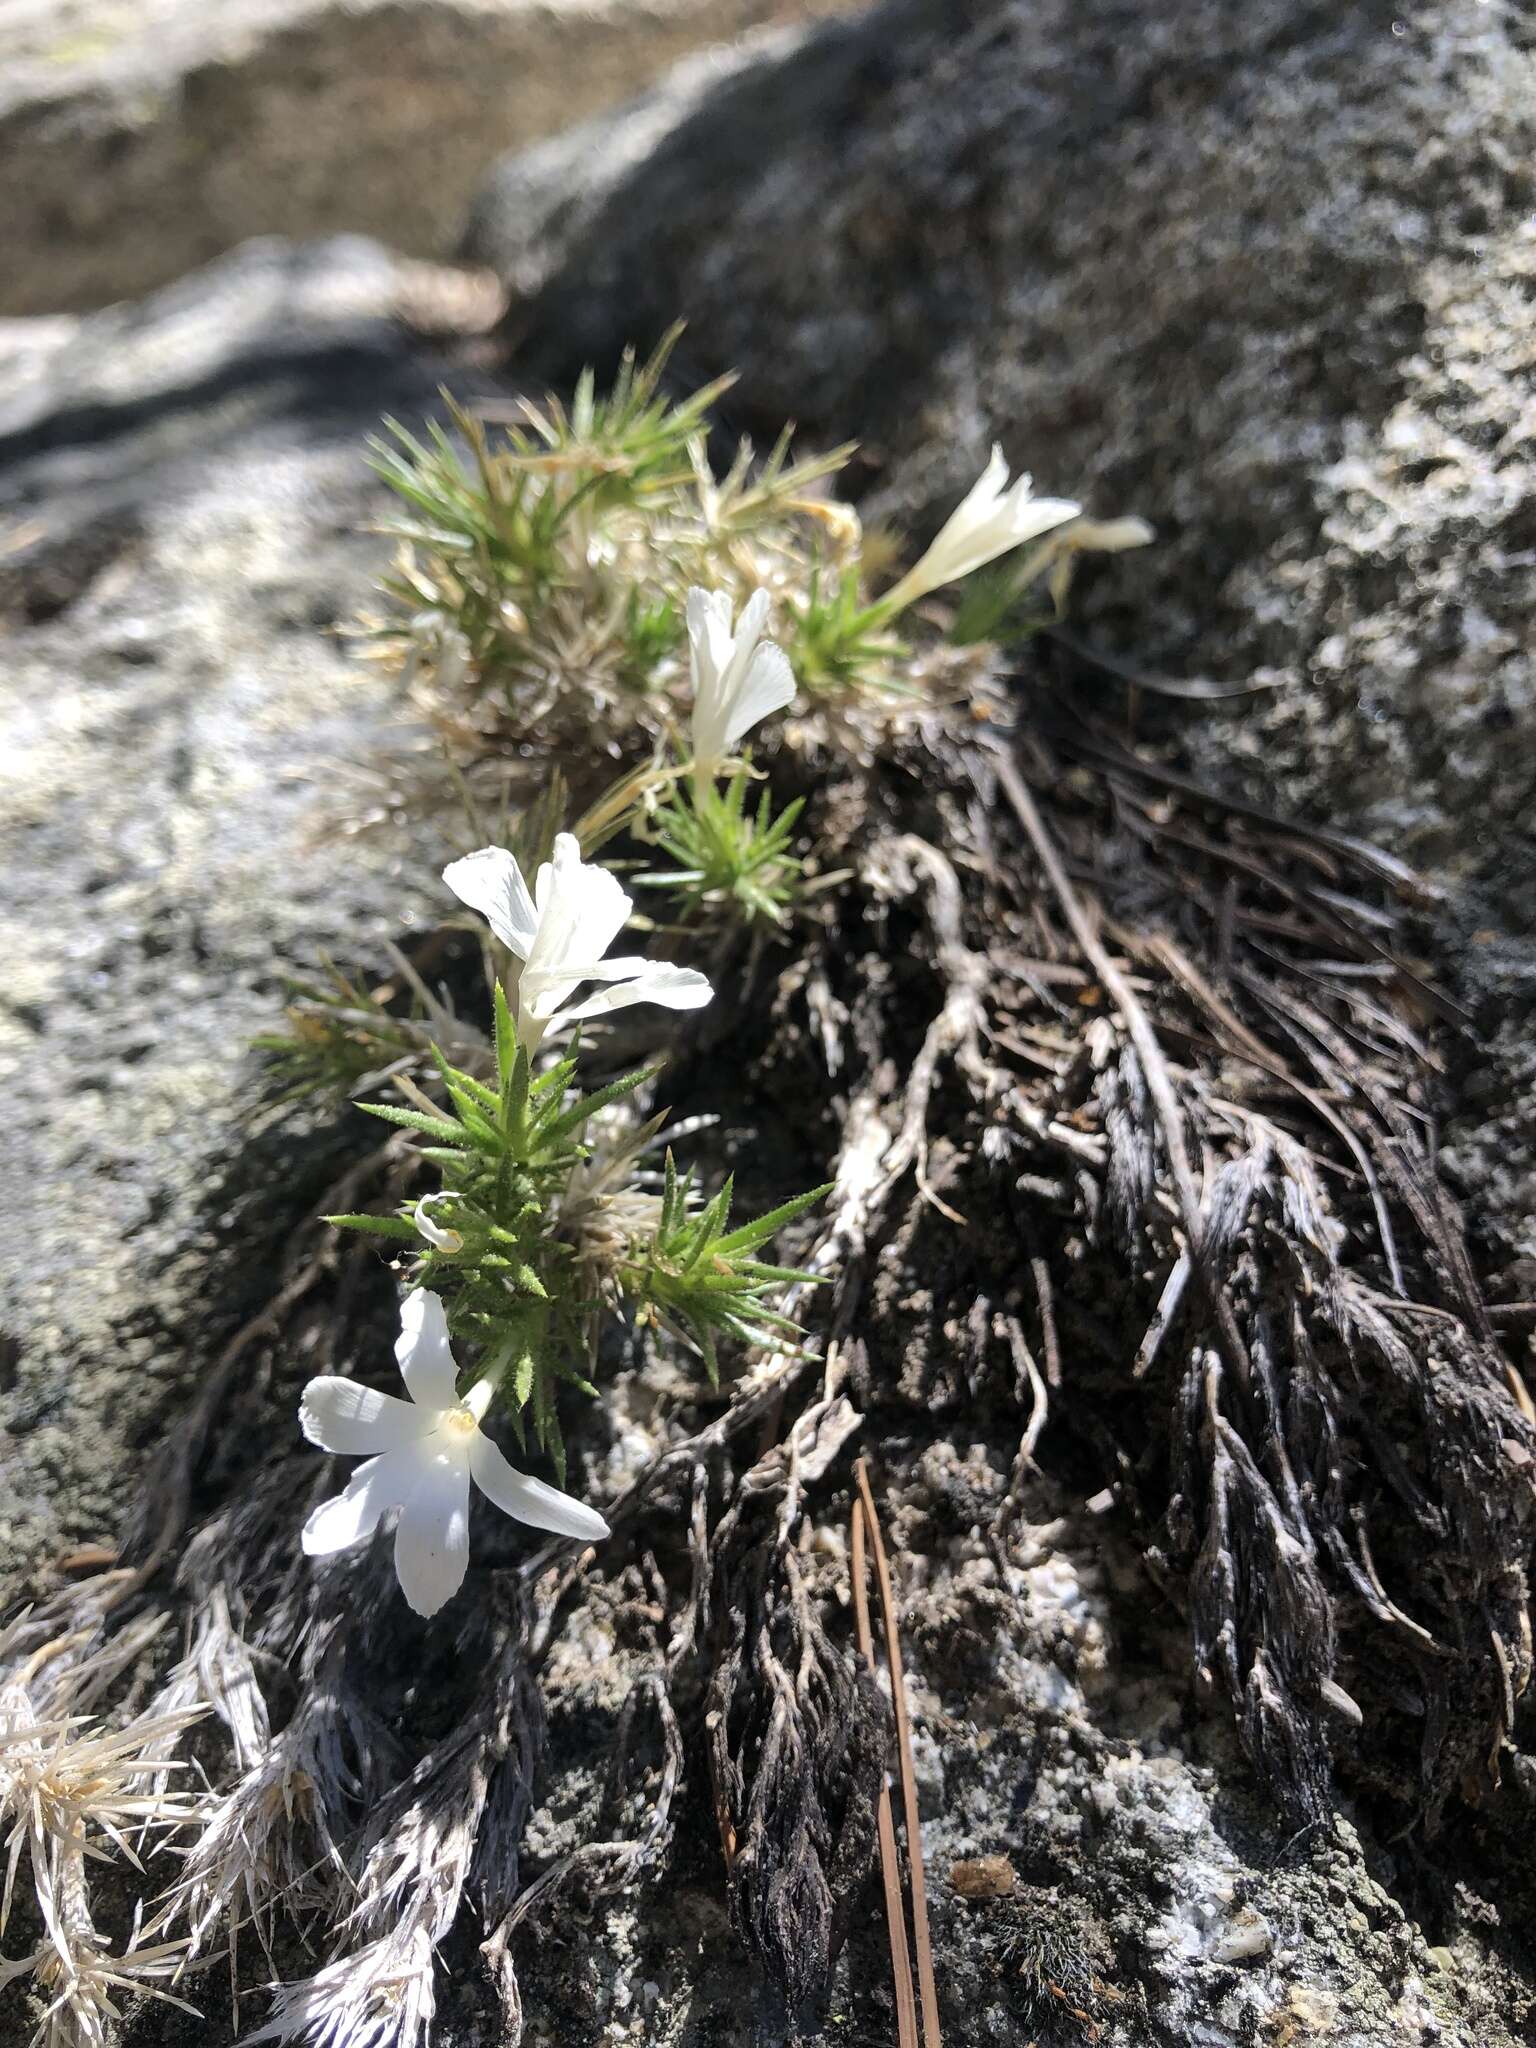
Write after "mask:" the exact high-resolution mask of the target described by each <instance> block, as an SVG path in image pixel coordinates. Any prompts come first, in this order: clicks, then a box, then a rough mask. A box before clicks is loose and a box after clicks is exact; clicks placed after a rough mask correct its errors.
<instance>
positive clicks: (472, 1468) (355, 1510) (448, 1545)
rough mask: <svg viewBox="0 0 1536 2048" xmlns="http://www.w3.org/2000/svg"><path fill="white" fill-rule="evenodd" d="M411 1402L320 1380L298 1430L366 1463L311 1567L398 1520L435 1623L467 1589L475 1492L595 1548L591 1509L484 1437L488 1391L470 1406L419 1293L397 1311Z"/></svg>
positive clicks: (417, 1602)
mask: <svg viewBox="0 0 1536 2048" xmlns="http://www.w3.org/2000/svg"><path fill="white" fill-rule="evenodd" d="M395 1357H396V1358H397V1359H398V1360H399V1362H400V1373H401V1377H402V1378H403V1379H404V1381H405V1386H406V1392H407V1393H408V1394H409V1395H410V1397H411V1398H410V1399H409V1401H402V1400H400V1399H398V1398H397V1397H396V1396H395V1395H394V1394H379V1393H375V1392H374V1390H373V1388H372V1387H360V1386H359V1385H358V1384H357V1382H356V1381H355V1380H343V1379H333V1378H329V1377H327V1378H325V1379H317V1380H311V1381H310V1383H309V1385H308V1386H307V1387H306V1388H305V1389H304V1394H303V1398H302V1400H301V1401H300V1404H299V1426H300V1427H301V1428H302V1430H303V1431H304V1434H305V1435H306V1436H307V1437H308V1438H309V1440H310V1442H311V1443H312V1444H318V1445H319V1446H320V1448H321V1450H322V1451H334V1452H336V1453H338V1454H339V1455H340V1456H342V1457H356V1456H359V1455H361V1456H366V1457H367V1459H368V1462H367V1464H366V1465H359V1466H358V1468H357V1470H356V1471H355V1472H354V1473H353V1474H352V1478H351V1481H350V1483H349V1484H348V1486H347V1489H346V1491H345V1492H344V1493H338V1494H337V1495H336V1496H335V1497H334V1498H333V1499H331V1500H327V1501H322V1502H321V1504H320V1506H319V1507H317V1508H316V1509H315V1511H314V1513H313V1514H312V1515H311V1516H310V1518H309V1520H308V1521H307V1522H306V1523H305V1524H304V1534H303V1544H304V1548H305V1550H306V1551H307V1553H308V1554H309V1555H310V1556H311V1557H329V1556H330V1554H331V1553H332V1552H333V1551H336V1550H346V1549H348V1548H349V1547H350V1546H351V1545H352V1544H354V1543H360V1542H361V1541H362V1540H363V1538H364V1537H365V1536H371V1535H372V1534H373V1532H374V1530H375V1529H376V1528H377V1527H378V1525H379V1521H380V1518H381V1517H382V1516H384V1515H385V1514H387V1513H388V1512H389V1510H390V1509H391V1508H398V1509H399V1510H400V1521H399V1525H398V1526H397V1528H396V1530H395V1571H396V1573H397V1574H398V1576H399V1580H400V1590H401V1591H402V1592H403V1593H404V1595H405V1597H406V1599H407V1600H408V1601H409V1602H410V1604H411V1606H412V1607H414V1608H415V1610H416V1612H417V1613H418V1614H436V1612H437V1610H438V1609H439V1608H440V1607H441V1606H442V1605H443V1603H444V1602H445V1601H447V1600H451V1599H452V1598H453V1596H454V1594H455V1593H457V1591H458V1590H459V1588H460V1586H461V1585H462V1584H463V1583H464V1571H465V1567H466V1566H467V1565H468V1563H469V1486H470V1481H471V1480H473V1481H474V1483H475V1485H476V1486H478V1487H479V1489H480V1491H481V1492H482V1493H483V1494H486V1495H488V1496H489V1498H490V1499H491V1500H493V1501H495V1503H496V1505H497V1507H499V1508H500V1509H501V1510H502V1511H503V1513H505V1514H509V1515H511V1516H512V1518H513V1519H514V1520H515V1521H518V1522H527V1523H529V1524H530V1525H531V1526H532V1527H533V1528H535V1529H549V1530H552V1531H553V1532H554V1534H555V1535H557V1536H575V1537H579V1538H580V1539H581V1541H583V1542H585V1543H595V1542H596V1541H597V1540H598V1538H599V1537H602V1536H606V1535H607V1534H608V1524H607V1523H606V1522H605V1521H604V1520H603V1518H602V1516H601V1515H600V1514H598V1513H597V1512H596V1511H595V1510H594V1509H592V1508H589V1507H583V1505H582V1504H581V1502H580V1501H577V1500H572V1499H571V1498H570V1497H569V1495H568V1494H564V1493H561V1492H559V1491H558V1490H557V1489H556V1488H555V1487H553V1486H546V1485H545V1484H544V1482H543V1480H542V1479H530V1478H529V1477H528V1475H527V1474H526V1473H524V1472H515V1471H514V1470H513V1469H512V1467H511V1466H510V1465H509V1464H508V1463H507V1461H506V1459H505V1458H504V1457H503V1456H502V1454H501V1452H500V1451H499V1450H498V1449H497V1447H496V1445H495V1444H493V1443H492V1442H491V1440H490V1438H489V1437H488V1436H486V1435H485V1434H484V1433H483V1431H482V1430H481V1428H480V1423H481V1419H482V1417H483V1416H484V1414H485V1411H486V1409H487V1407H488V1406H489V1405H490V1399H491V1393H492V1387H491V1382H490V1381H489V1380H481V1382H480V1383H479V1385H478V1386H476V1387H472V1388H471V1389H470V1391H469V1392H468V1393H467V1394H466V1395H465V1396H464V1399H463V1400H462V1401H461V1400H460V1399H459V1396H458V1392H457V1374H456V1372H455V1370H454V1363H453V1352H452V1350H451V1349H450V1348H449V1343H448V1323H447V1319H446V1318H445V1317H444V1315H443V1305H442V1303H441V1302H440V1301H439V1300H438V1298H437V1296H436V1295H435V1294H428V1293H426V1292H425V1291H423V1290H421V1289H417V1290H416V1291H415V1292H414V1293H412V1294H408V1295H407V1296H406V1297H405V1300H404V1301H403V1302H402V1303H401V1306H400V1336H399V1340H398V1341H397V1343H396V1345H395Z"/></svg>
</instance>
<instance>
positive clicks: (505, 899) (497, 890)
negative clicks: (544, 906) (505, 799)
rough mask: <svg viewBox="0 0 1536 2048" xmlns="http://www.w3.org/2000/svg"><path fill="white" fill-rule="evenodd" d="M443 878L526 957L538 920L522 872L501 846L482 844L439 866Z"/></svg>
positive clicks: (513, 949)
mask: <svg viewBox="0 0 1536 2048" xmlns="http://www.w3.org/2000/svg"><path fill="white" fill-rule="evenodd" d="M443 880H444V881H445V882H446V883H447V884H448V886H449V888H450V889H451V890H452V891H453V893H454V895H455V896H457V897H458V899H459V901H460V902H461V903H467V904H468V905H469V907H470V909H471V910H478V911H479V913H480V915H481V916H482V917H483V918H484V919H485V920H486V922H487V923H488V924H489V925H490V928H491V930H492V931H493V932H494V933H495V934H496V936H497V938H498V939H500V941H501V943H502V944H503V945H504V946H510V947H511V949H512V951H513V952H514V953H515V954H516V955H517V957H518V959H519V960H526V959H527V958H528V949H529V947H530V946H531V945H532V944H533V941H534V935H535V933H536V932H537V930H538V924H539V920H538V917H537V915H536V913H535V911H534V907H533V898H532V897H531V896H530V895H529V894H528V884H527V883H526V882H525V881H524V880H523V871H522V869H521V868H520V867H519V866H518V864H517V862H516V861H515V860H514V859H513V857H512V855H511V854H510V853H508V851H507V849H506V848H505V847H504V846H482V847H481V849H480V851H479V852H478V853H470V854H466V855H465V857H464V858H463V860H456V861H453V862H451V863H450V864H449V866H447V867H445V868H444V869H443Z"/></svg>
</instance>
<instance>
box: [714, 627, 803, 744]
mask: <svg viewBox="0 0 1536 2048" xmlns="http://www.w3.org/2000/svg"><path fill="white" fill-rule="evenodd" d="M760 594H761V593H760ZM794 701H795V672H794V670H793V669H792V668H791V667H790V665H789V656H788V655H787V654H785V652H784V651H783V649H782V648H779V647H773V646H768V647H759V648H758V650H757V652H756V653H755V654H754V655H753V657H752V662H751V666H750V667H749V668H748V670H747V673H746V675H745V677H744V678H743V679H742V684H741V687H740V689H739V690H738V691H737V692H736V696H735V701H734V702H733V703H732V704H731V705H730V707H729V710H728V712H727V715H726V722H725V744H726V745H727V746H728V747H734V746H735V744H736V742H737V741H738V740H739V739H740V738H741V736H742V734H743V733H745V732H750V731H751V729H752V727H753V726H754V725H756V724H757V722H758V720H759V719H762V718H766V717H767V716H768V714H769V712H770V711H782V710H783V709H784V707H785V705H786V704H792V703H793V702H794Z"/></svg>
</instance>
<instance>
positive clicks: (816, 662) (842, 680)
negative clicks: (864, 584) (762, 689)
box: [785, 561, 902, 699]
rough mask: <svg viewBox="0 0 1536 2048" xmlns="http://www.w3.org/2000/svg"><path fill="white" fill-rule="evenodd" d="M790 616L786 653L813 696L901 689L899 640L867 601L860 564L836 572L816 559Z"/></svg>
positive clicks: (801, 684) (840, 696)
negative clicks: (897, 665) (897, 668)
mask: <svg viewBox="0 0 1536 2048" xmlns="http://www.w3.org/2000/svg"><path fill="white" fill-rule="evenodd" d="M791 618H792V620H793V628H792V632H791V636H790V638H789V640H788V642H787V644H786V647H785V652H786V653H787V654H788V656H789V660H790V666H791V667H792V668H793V669H794V671H795V679H796V681H797V682H798V683H799V684H800V686H801V688H802V689H804V690H805V691H806V692H807V693H808V694H809V695H810V696H812V697H818V698H822V699H827V698H848V697H854V696H857V695H858V693H859V692H860V691H861V690H867V689H869V688H872V687H877V688H879V689H880V690H882V691H886V692H891V691H896V692H898V693H901V688H900V685H898V683H897V681H896V677H895V672H894V667H893V664H894V663H895V662H896V661H898V660H899V658H900V656H901V653H902V645H901V642H900V641H899V640H898V639H896V638H895V636H894V635H893V634H891V633H888V632H886V631H885V630H884V629H883V627H882V625H881V622H880V621H881V615H880V612H879V610H878V608H877V607H875V606H872V605H869V604H867V603H866V602H865V600H864V598H863V595H862V591H861V578H860V572H859V570H858V569H857V568H856V567H848V568H844V569H842V570H840V571H837V572H836V573H833V572H832V571H830V570H829V569H828V568H827V566H826V565H825V564H824V563H822V562H820V561H818V562H816V563H814V564H813V566H812V568H811V572H810V575H809V578H808V580H807V584H806V590H805V595H804V597H803V599H801V600H800V602H799V603H797V604H795V605H792V606H791Z"/></svg>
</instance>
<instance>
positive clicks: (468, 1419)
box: [443, 1401, 480, 1436]
mask: <svg viewBox="0 0 1536 2048" xmlns="http://www.w3.org/2000/svg"><path fill="white" fill-rule="evenodd" d="M479 1427H480V1425H479V1423H478V1422H476V1420H475V1418H474V1415H473V1413H472V1412H471V1410H470V1409H469V1408H467V1407H466V1406H465V1405H464V1403H463V1402H462V1401H461V1402H460V1403H459V1405H458V1407H457V1408H447V1409H444V1411H443V1428H444V1429H446V1430H447V1432H448V1434H449V1435H450V1436H473V1435H474V1433H475V1431H476V1430H477V1429H478V1428H479Z"/></svg>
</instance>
